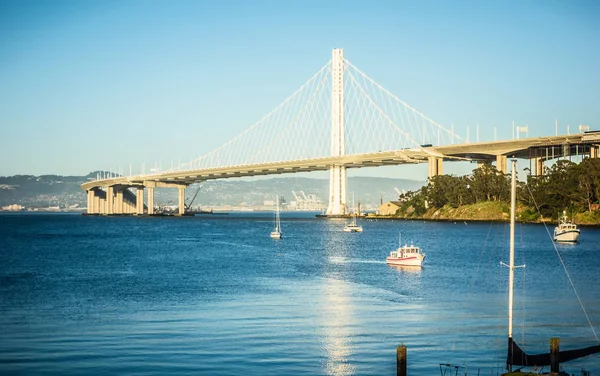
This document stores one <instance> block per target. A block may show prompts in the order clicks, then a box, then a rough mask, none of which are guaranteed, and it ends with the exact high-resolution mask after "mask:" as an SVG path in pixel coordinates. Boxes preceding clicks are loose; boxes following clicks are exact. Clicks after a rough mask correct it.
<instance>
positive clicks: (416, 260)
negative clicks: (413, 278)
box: [385, 255, 425, 266]
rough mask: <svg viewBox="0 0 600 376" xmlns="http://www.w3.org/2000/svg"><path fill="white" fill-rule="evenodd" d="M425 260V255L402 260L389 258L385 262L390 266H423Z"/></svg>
mask: <svg viewBox="0 0 600 376" xmlns="http://www.w3.org/2000/svg"><path fill="white" fill-rule="evenodd" d="M424 259H425V256H423V255H415V256H409V257H402V258H393V257H388V258H386V259H385V262H386V263H388V264H390V265H399V266H421V265H422V264H423V260H424Z"/></svg>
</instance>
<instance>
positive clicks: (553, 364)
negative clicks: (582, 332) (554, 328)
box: [550, 337, 560, 375]
mask: <svg viewBox="0 0 600 376" xmlns="http://www.w3.org/2000/svg"><path fill="white" fill-rule="evenodd" d="M559 347H560V339H559V338H556V337H553V338H550V373H551V374H552V375H555V374H556V375H558V373H559V372H560V359H559Z"/></svg>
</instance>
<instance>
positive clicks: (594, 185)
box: [394, 158, 600, 224]
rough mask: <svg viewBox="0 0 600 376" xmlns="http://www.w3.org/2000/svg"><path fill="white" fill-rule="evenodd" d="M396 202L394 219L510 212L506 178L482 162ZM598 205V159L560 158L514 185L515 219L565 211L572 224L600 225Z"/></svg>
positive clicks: (540, 218)
mask: <svg viewBox="0 0 600 376" xmlns="http://www.w3.org/2000/svg"><path fill="white" fill-rule="evenodd" d="M526 171H527V172H528V169H526ZM399 201H400V203H401V204H400V209H398V211H397V212H396V214H395V216H394V217H396V218H398V217H400V218H407V219H409V218H420V219H440V220H452V219H461V220H503V219H507V218H508V214H509V205H510V176H509V175H508V174H503V173H502V172H500V171H498V170H497V169H496V168H495V167H494V166H492V165H491V164H484V165H482V166H481V167H479V168H477V169H475V170H473V173H472V174H471V175H466V176H454V175H438V176H434V177H432V178H430V179H429V181H428V183H427V185H426V186H423V187H422V188H421V189H420V190H417V191H409V192H407V193H405V194H403V195H400V196H399ZM487 203H492V204H487ZM599 204H600V159H595V158H586V159H584V160H583V161H582V162H581V163H579V164H576V163H573V162H571V161H569V160H559V161H558V162H556V163H555V164H553V165H552V166H550V167H549V168H547V169H546V171H545V174H544V175H542V176H533V175H531V174H529V175H527V177H526V180H525V181H519V182H518V183H517V219H518V220H519V221H523V222H555V221H556V220H557V219H558V217H559V216H561V215H562V213H563V211H566V213H567V215H568V216H569V217H570V218H573V219H574V221H575V222H576V223H579V224H600V211H599V210H598V209H599V207H600V205H599Z"/></svg>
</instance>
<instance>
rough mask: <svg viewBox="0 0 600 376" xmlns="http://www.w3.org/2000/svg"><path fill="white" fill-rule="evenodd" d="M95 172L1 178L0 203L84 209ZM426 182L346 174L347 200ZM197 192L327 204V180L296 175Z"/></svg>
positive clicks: (166, 192) (172, 200)
mask: <svg viewBox="0 0 600 376" xmlns="http://www.w3.org/2000/svg"><path fill="white" fill-rule="evenodd" d="M96 176H97V172H92V173H90V174H88V175H86V176H60V175H42V176H33V175H15V176H0V207H2V206H7V205H12V204H18V205H22V206H25V207H49V206H60V207H61V208H68V207H75V206H78V207H85V206H86V205H87V198H86V194H85V192H84V191H83V190H82V189H81V184H83V183H84V182H86V181H88V180H89V179H91V178H95V177H96ZM424 184H425V182H422V181H415V180H408V179H392V178H371V177H351V178H348V201H349V202H351V201H352V194H353V193H354V196H355V198H356V200H357V201H358V200H360V201H361V205H363V206H364V207H367V206H371V207H376V206H378V205H379V202H380V200H383V201H384V202H385V201H389V200H395V199H397V196H398V195H397V193H396V191H395V188H397V189H399V190H416V189H419V188H421V187H422V186H423V185H424ZM198 188H199V189H200V190H199V191H198ZM197 191H198V195H197V197H196V199H195V201H194V203H193V205H194V206H196V205H200V206H224V205H232V206H257V205H263V203H264V202H265V201H268V200H274V199H275V196H276V195H277V194H278V195H279V196H283V197H284V198H285V200H286V201H287V202H290V201H294V200H295V196H294V193H296V195H298V196H299V197H302V193H301V192H304V194H305V195H315V196H316V197H317V198H318V199H320V200H321V201H322V202H323V203H327V202H328V195H329V180H328V179H311V178H305V177H294V176H288V177H277V178H261V179H223V180H209V181H206V182H204V183H202V184H201V185H200V184H193V185H191V186H190V187H189V188H188V189H187V190H186V202H190V201H191V199H192V197H193V196H194V194H195V193H196V192H197ZM155 202H156V204H157V205H176V204H177V190H176V189H170V188H159V189H156V190H155Z"/></svg>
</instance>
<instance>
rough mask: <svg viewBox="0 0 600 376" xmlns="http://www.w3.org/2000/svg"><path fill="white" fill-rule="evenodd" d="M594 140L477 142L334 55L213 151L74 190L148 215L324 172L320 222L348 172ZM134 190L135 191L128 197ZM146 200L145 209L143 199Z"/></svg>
mask: <svg viewBox="0 0 600 376" xmlns="http://www.w3.org/2000/svg"><path fill="white" fill-rule="evenodd" d="M599 144H600V133H596V132H586V133H580V134H574V135H563V136H548V137H537V138H524V139H517V140H505V141H493V142H475V143H470V142H468V140H466V139H464V138H462V137H460V136H459V135H457V134H456V133H455V132H454V129H452V128H450V129H449V128H447V127H444V126H442V125H441V124H438V123H437V122H435V121H434V120H432V119H430V118H429V117H427V116H426V115H425V114H423V113H422V112H420V111H418V110H417V109H415V108H413V107H411V106H410V105H409V104H407V103H405V102H403V101H402V100H401V99H399V98H398V97H396V96H395V95H394V94H392V93H391V92H389V91H388V90H386V89H385V88H383V87H382V86H381V85H379V84H378V83H376V82H375V81H374V80H372V79H371V78H370V77H369V76H367V75H366V74H365V73H363V72H362V71H360V70H359V69H358V68H357V67H356V66H354V65H353V64H352V63H351V62H350V61H348V60H347V59H346V58H345V57H344V51H343V49H334V50H333V53H332V58H331V60H330V61H329V62H328V63H327V64H326V65H325V66H323V67H322V68H321V69H320V70H319V71H317V73H315V74H314V75H313V76H312V77H311V78H310V79H309V80H308V81H307V82H306V83H304V85H302V86H301V87H300V88H299V89H298V90H296V91H295V92H294V93H293V94H292V95H290V96H289V97H288V98H287V99H286V100H284V101H283V102H282V103H281V104H280V105H279V106H277V107H276V108H275V109H274V110H273V111H271V112H269V113H268V114H267V115H265V116H264V117H263V118H262V119H260V120H259V121H258V122H256V123H255V124H253V125H252V126H250V127H249V128H247V129H246V130H245V131H243V132H242V133H240V134H239V135H238V136H236V137H234V138H233V139H232V140H230V141H228V142H226V143H225V144H223V145H221V146H220V147H218V148H216V149H214V150H213V151H211V152H209V153H207V154H205V155H202V156H200V157H198V158H196V159H194V160H191V161H190V162H187V163H184V164H181V165H179V166H177V167H174V168H172V169H169V170H167V171H162V172H158V173H151V174H141V175H135V176H122V175H117V174H112V173H110V174H104V175H103V176H98V178H97V179H96V180H93V181H89V182H86V183H84V184H82V188H83V189H84V190H85V191H87V194H88V200H87V201H88V202H87V213H88V214H104V215H112V214H134V215H142V214H145V213H146V214H149V215H152V214H154V189H155V188H177V189H179V213H181V214H183V213H184V209H185V208H184V200H185V188H187V187H188V186H189V185H190V184H193V183H198V182H202V181H206V180H211V179H224V178H233V177H245V176H258V175H272V174H284V173H296V172H305V171H329V173H330V174H329V175H330V189H329V205H328V208H327V215H330V216H340V215H345V214H346V203H347V197H346V170H347V169H349V168H361V167H371V166H383V165H401V164H414V163H428V164H429V176H430V177H431V176H435V175H439V174H441V173H442V162H443V161H473V162H480V163H484V162H495V163H496V167H497V168H498V169H499V170H500V171H503V172H506V159H507V157H508V156H510V157H516V158H525V159H529V160H531V161H533V162H534V169H535V173H536V174H538V175H539V174H543V168H544V161H546V160H549V159H553V158H558V157H565V156H569V155H588V156H589V157H593V158H595V157H597V156H598V145H599ZM134 192H135V193H134ZM145 192H147V195H146V197H147V200H146V203H144V196H145V195H144V193H145Z"/></svg>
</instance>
